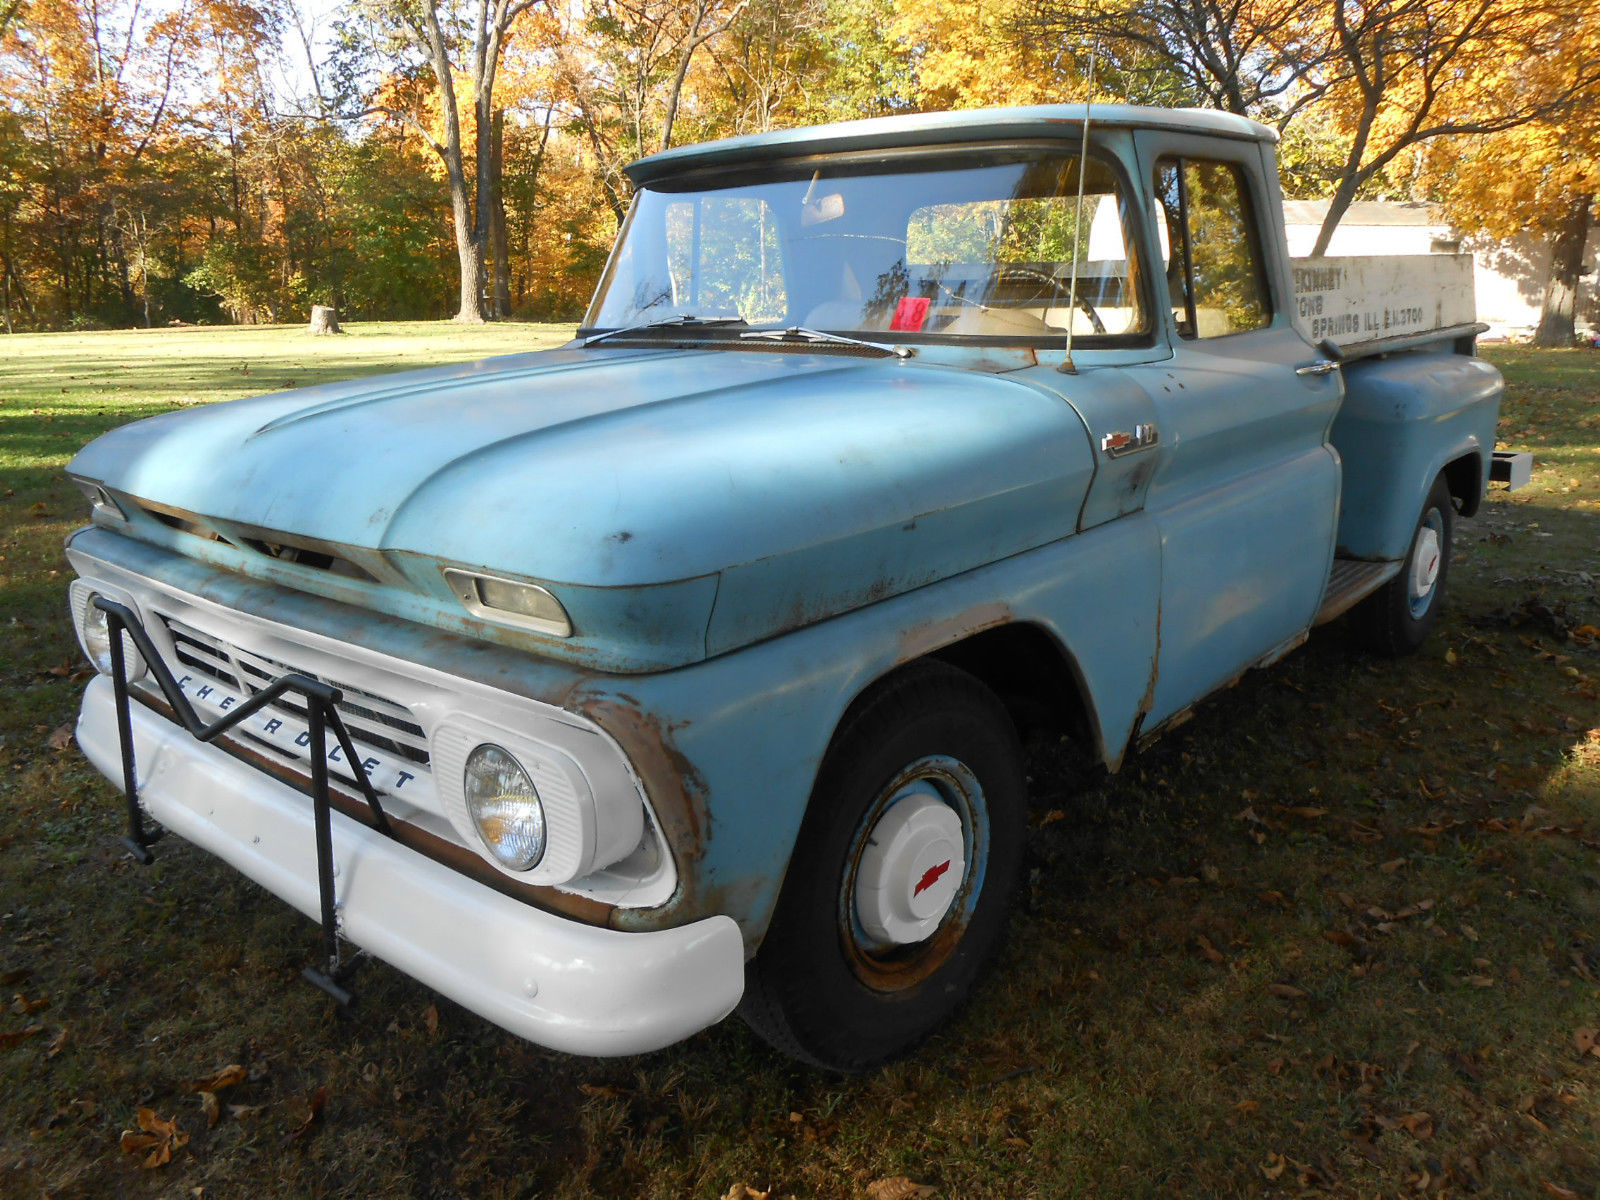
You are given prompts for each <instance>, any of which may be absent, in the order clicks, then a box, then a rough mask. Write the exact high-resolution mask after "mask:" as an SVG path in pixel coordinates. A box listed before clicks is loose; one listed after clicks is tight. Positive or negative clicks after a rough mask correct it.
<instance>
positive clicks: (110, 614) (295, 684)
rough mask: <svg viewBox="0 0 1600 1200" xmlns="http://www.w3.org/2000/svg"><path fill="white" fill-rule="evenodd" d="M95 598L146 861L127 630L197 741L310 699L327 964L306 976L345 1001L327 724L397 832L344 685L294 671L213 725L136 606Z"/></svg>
mask: <svg viewBox="0 0 1600 1200" xmlns="http://www.w3.org/2000/svg"><path fill="white" fill-rule="evenodd" d="M92 603H93V604H94V606H95V607H96V608H98V609H99V610H100V611H101V612H103V613H105V615H106V623H107V625H108V627H109V628H108V632H109V633H110V635H111V683H112V687H113V689H114V690H115V694H116V705H117V737H118V740H119V741H120V742H121V744H122V790H123V793H124V794H125V796H126V799H127V803H128V836H127V837H125V838H123V840H122V844H123V845H124V846H126V847H127V848H128V852H129V853H130V854H132V855H133V857H134V858H135V859H137V860H138V861H139V862H141V863H143V864H144V865H145V866H149V865H150V864H151V863H152V862H154V861H155V855H154V854H152V853H151V852H150V847H151V845H152V844H153V843H154V842H156V841H157V840H158V839H159V838H160V837H161V832H160V831H159V830H147V829H146V828H145V824H144V811H143V810H142V809H141V808H140V807H139V783H138V776H137V775H136V773H135V768H134V757H133V754H134V751H133V718H132V715H131V712H130V710H129V707H128V705H129V697H128V668H127V660H126V655H125V653H124V650H123V643H122V637H121V635H122V634H124V633H126V634H127V635H128V637H129V638H131V639H132V641H133V644H134V646H135V647H136V648H137V649H138V651H139V654H140V655H141V656H142V657H143V659H144V661H145V665H146V666H147V667H148V669H149V671H150V674H151V675H152V676H154V677H155V681H156V684H157V686H159V687H160V689H161V694H162V695H163V696H164V697H166V700H167V703H168V704H169V705H171V706H172V711H173V713H174V714H175V715H176V717H177V720H178V723H179V724H180V725H182V726H183V727H184V729H186V730H188V732H189V733H190V734H192V735H193V736H194V737H195V738H197V739H198V740H199V741H202V742H211V741H215V740H216V739H217V738H219V737H221V736H222V735H223V734H224V733H227V732H228V730H230V729H232V728H233V727H234V726H235V725H238V724H239V723H240V722H241V721H243V720H245V719H246V718H247V717H250V716H252V715H254V714H255V713H257V712H259V711H260V710H261V709H263V708H265V707H266V706H267V705H269V704H271V703H272V702H273V701H274V700H276V699H277V698H278V697H279V696H281V695H283V694H284V693H285V692H299V693H300V694H301V695H302V696H304V697H305V699H306V716H307V725H308V727H309V732H310V735H311V744H310V746H309V750H310V753H311V802H312V809H313V813H314V819H315V821H316V828H317V889H318V892H319V894H320V899H321V905H322V955H323V964H322V969H321V970H318V969H317V968H315V967H307V968H306V969H305V971H304V972H303V974H304V975H305V978H306V979H307V980H308V981H310V982H311V983H314V984H315V985H316V986H317V987H319V988H321V989H322V990H323V991H324V992H326V993H327V994H328V995H330V996H332V997H333V998H334V999H335V1000H337V1001H338V1002H339V1003H340V1004H342V1005H348V1004H350V1003H351V1002H352V1001H353V1000H354V999H355V996H354V994H353V993H352V992H351V991H350V989H349V987H348V986H347V985H348V983H349V977H350V973H351V972H352V970H353V969H354V967H355V959H354V958H351V959H350V960H348V961H347V960H344V959H343V958H341V956H340V953H339V927H338V909H337V897H336V896H335V894H334V886H333V817H332V804H331V802H330V800H329V794H328V730H329V729H332V730H333V736H334V738H335V739H336V740H337V741H338V743H339V749H340V750H342V751H343V753H344V758H345V762H346V763H347V764H348V765H349V767H350V769H351V771H352V772H353V773H354V775H355V785H356V787H357V789H359V790H360V792H361V794H362V795H363V796H364V797H365V798H366V801H367V806H368V807H369V808H370V809H371V810H372V817H373V822H374V824H375V825H376V827H377V829H378V832H379V833H382V834H384V835H385V836H388V837H393V836H394V831H393V829H392V828H391V827H390V825H389V818H388V816H387V815H386V814H385V813H384V811H383V804H382V803H381V802H380V801H379V799H378V793H377V792H376V791H375V790H374V789H373V787H372V783H371V781H370V780H369V779H368V778H367V772H366V768H365V767H363V766H362V763H361V756H360V755H359V754H357V753H356V748H355V745H354V744H353V743H352V742H351V740H350V731H349V730H348V729H347V728H345V723H344V718H343V717H341V716H340V715H339V710H338V708H337V707H336V706H337V705H338V703H339V700H340V699H341V696H342V693H341V692H340V691H339V689H338V688H336V687H330V686H329V685H328V684H326V683H323V682H322V681H321V680H319V679H312V678H311V677H309V676H307V675H301V674H299V673H298V672H290V673H289V674H287V675H280V676H279V677H278V678H277V679H274V680H273V681H272V682H271V683H269V684H268V685H267V686H266V687H264V688H262V689H261V690H260V691H258V692H256V693H255V695H253V696H251V697H250V699H249V700H247V701H246V702H245V703H243V704H241V705H239V707H238V708H236V709H234V710H233V711H232V712H230V713H228V714H227V715H226V716H224V717H222V718H220V719H219V720H217V721H214V722H212V723H211V724H210V725H207V724H206V723H205V722H204V721H202V720H201V719H200V718H199V717H198V716H197V715H196V714H195V711H194V706H193V705H192V704H190V703H189V698H188V697H187V696H185V695H184V694H183V689H182V688H181V687H179V686H178V682H177V680H175V679H174V678H173V677H172V672H171V670H169V669H168V667H167V664H166V663H165V662H164V661H163V660H162V658H161V654H160V652H159V651H157V650H156V647H155V644H154V643H153V642H151V640H150V635H149V633H147V632H146V631H145V629H144V627H143V626H142V625H141V624H140V623H139V618H138V616H137V615H136V614H135V613H134V612H133V610H132V609H130V608H129V607H127V605H125V604H118V603H117V602H116V601H115V600H108V599H107V598H106V597H104V596H95V597H94V599H93V601H92Z"/></svg>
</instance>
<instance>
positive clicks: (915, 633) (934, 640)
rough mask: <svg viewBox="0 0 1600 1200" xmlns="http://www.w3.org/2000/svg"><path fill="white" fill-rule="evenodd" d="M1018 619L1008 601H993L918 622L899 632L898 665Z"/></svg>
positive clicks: (896, 659) (896, 656)
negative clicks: (948, 615) (951, 614)
mask: <svg viewBox="0 0 1600 1200" xmlns="http://www.w3.org/2000/svg"><path fill="white" fill-rule="evenodd" d="M1015 619H1016V614H1014V613H1013V612H1012V611H1011V606H1010V605H1009V604H1006V603H1004V602H1003V601H999V600H994V601H990V602H988V603H984V604H978V605H974V606H973V607H972V608H969V609H965V610H964V611H962V612H959V613H957V614H956V615H955V616H953V617H941V618H939V619H938V620H936V621H928V622H925V623H924V624H921V625H915V626H913V627H912V628H910V629H907V630H906V631H905V632H904V633H902V634H901V635H900V644H899V647H898V648H897V650H896V653H895V662H896V665H898V664H900V663H908V662H911V661H912V660H914V659H918V658H922V657H923V656H925V655H928V654H931V653H933V651H935V650H939V649H942V648H943V647H945V646H948V645H950V644H951V643H953V642H959V641H961V640H962V639H963V638H968V637H971V636H972V635H973V634H975V633H981V632H983V631H984V630H985V629H995V628H997V627H999V626H1001V625H1009V624H1011V623H1012V622H1013V621H1014V620H1015Z"/></svg>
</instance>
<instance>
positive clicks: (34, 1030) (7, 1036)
mask: <svg viewBox="0 0 1600 1200" xmlns="http://www.w3.org/2000/svg"><path fill="white" fill-rule="evenodd" d="M43 1032H44V1026H43V1025H29V1026H28V1027H27V1028H26V1029H18V1030H16V1031H14V1032H11V1033H0V1050H9V1049H11V1047H13V1046H20V1045H21V1044H22V1043H23V1042H25V1041H27V1040H28V1039H29V1038H31V1037H38V1036H39V1035H40V1034H41V1033H43Z"/></svg>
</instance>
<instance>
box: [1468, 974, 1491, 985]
mask: <svg viewBox="0 0 1600 1200" xmlns="http://www.w3.org/2000/svg"><path fill="white" fill-rule="evenodd" d="M1467 982H1468V983H1470V984H1471V985H1472V986H1473V987H1475V988H1492V987H1493V986H1494V980H1493V979H1491V978H1489V976H1487V975H1468V976H1467Z"/></svg>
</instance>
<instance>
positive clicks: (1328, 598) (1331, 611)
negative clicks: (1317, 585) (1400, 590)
mask: <svg viewBox="0 0 1600 1200" xmlns="http://www.w3.org/2000/svg"><path fill="white" fill-rule="evenodd" d="M1402 565H1404V564H1402V563H1398V562H1362V561H1360V560H1359V559H1354V558H1336V559H1334V560H1333V570H1332V572H1330V573H1329V575H1328V590H1327V591H1326V592H1324V593H1323V594H1322V607H1321V608H1320V609H1318V610H1317V619H1316V620H1315V621H1313V622H1312V624H1313V625H1325V624H1327V623H1328V622H1329V621H1331V620H1333V619H1334V618H1335V617H1340V616H1343V615H1344V614H1345V613H1347V612H1349V611H1350V610H1351V609H1352V608H1354V607H1355V606H1356V605H1357V604H1358V603H1360V602H1361V601H1362V600H1365V599H1366V598H1367V597H1368V596H1370V595H1372V593H1373V592H1375V591H1377V590H1378V589H1379V588H1381V587H1382V586H1383V585H1384V584H1386V583H1388V582H1389V580H1391V579H1393V578H1394V577H1395V576H1396V575H1398V574H1400V568H1401V566H1402Z"/></svg>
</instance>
